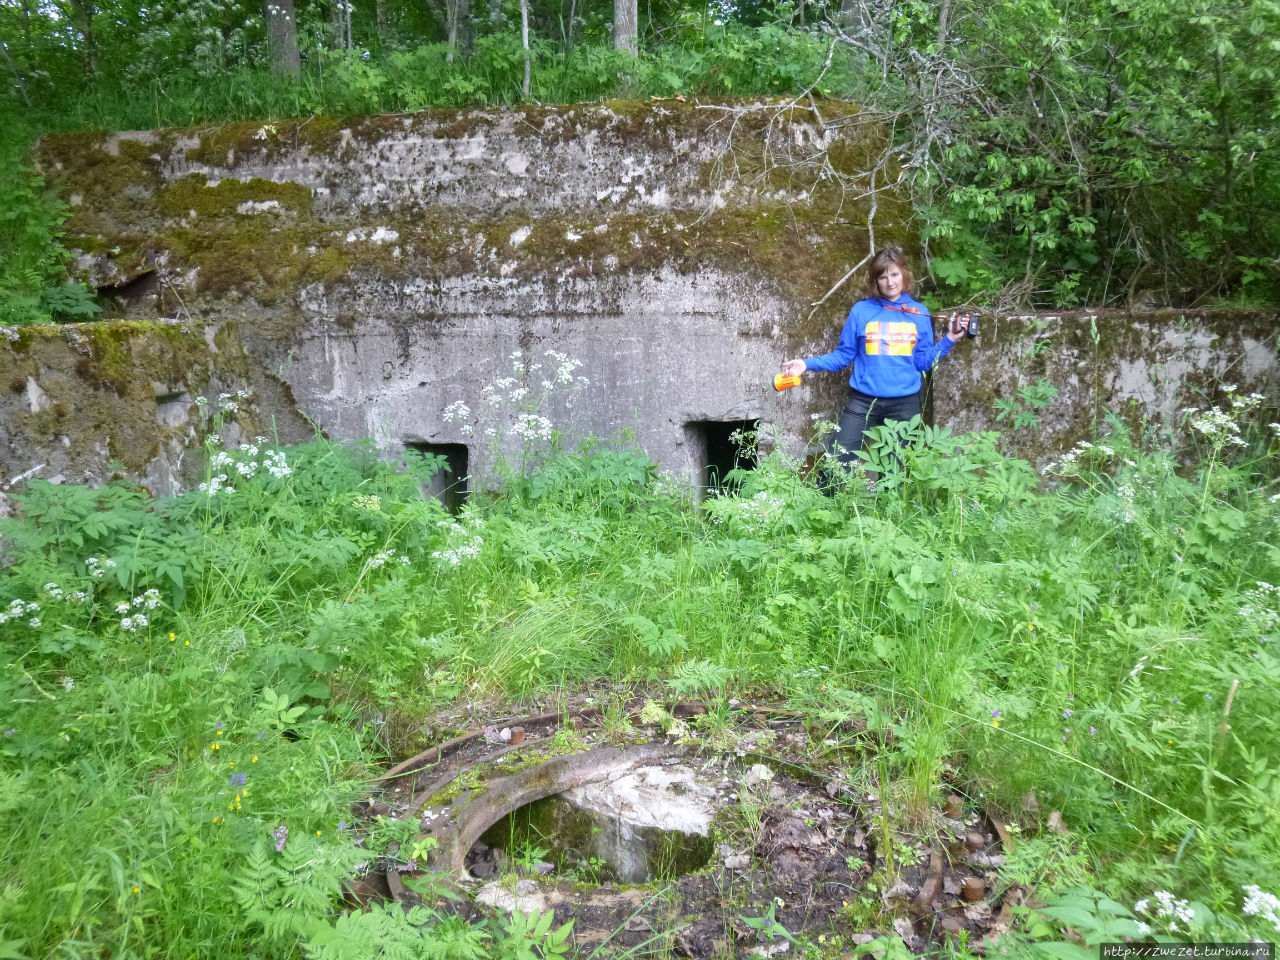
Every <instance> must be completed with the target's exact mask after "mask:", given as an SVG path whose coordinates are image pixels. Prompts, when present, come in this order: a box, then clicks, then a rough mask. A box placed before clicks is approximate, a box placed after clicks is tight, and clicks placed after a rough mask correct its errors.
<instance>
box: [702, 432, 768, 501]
mask: <svg viewBox="0 0 1280 960" xmlns="http://www.w3.org/2000/svg"><path fill="white" fill-rule="evenodd" d="M759 428H760V421H759V420H691V421H689V422H688V423H686V424H685V425H684V437H685V443H686V444H688V445H689V448H690V451H691V453H692V457H693V462H694V465H695V468H696V470H697V473H698V493H699V495H700V496H705V495H706V494H708V493H713V492H715V491H718V490H732V489H734V488H735V487H736V486H737V484H735V483H734V482H733V481H732V480H726V477H728V475H729V473H730V472H731V471H733V470H754V469H755V468H756V465H757V463H758V459H757V456H756V448H755V442H754V439H753V438H754V437H755V434H756V431H758V430H759Z"/></svg>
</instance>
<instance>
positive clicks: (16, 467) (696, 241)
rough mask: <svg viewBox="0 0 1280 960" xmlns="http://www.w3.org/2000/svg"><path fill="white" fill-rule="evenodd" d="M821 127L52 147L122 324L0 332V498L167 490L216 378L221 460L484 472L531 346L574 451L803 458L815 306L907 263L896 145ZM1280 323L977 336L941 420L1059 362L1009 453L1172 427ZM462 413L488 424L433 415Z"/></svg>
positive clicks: (395, 131)
mask: <svg viewBox="0 0 1280 960" xmlns="http://www.w3.org/2000/svg"><path fill="white" fill-rule="evenodd" d="M819 109H820V113H814V112H813V111H812V110H810V109H807V108H806V109H803V110H802V109H799V108H794V107H791V106H789V105H788V104H786V103H782V102H779V103H742V102H726V101H704V102H683V101H653V102H647V103H631V102H618V103H606V104H592V105H578V106H568V107H530V108H525V109H519V110H480V111H438V112H429V113H421V114H416V115H413V116H384V117H355V118H343V119H312V120H301V121H279V122H276V123H272V124H262V123H252V124H229V125H223V126H217V127H207V128H191V129H182V130H160V131H146V132H135V133H121V134H113V135H105V134H75V135H65V136H55V137H49V138H46V139H45V140H44V141H42V143H41V144H40V146H39V148H38V155H37V160H38V162H39V164H40V167H41V169H42V170H43V171H44V173H45V175H46V176H47V177H48V178H49V179H50V180H51V182H53V183H55V184H57V185H58V186H59V188H60V189H61V190H62V192H63V194H64V196H65V197H66V199H67V201H68V203H69V204H70V205H71V211H72V212H71V218H70V221H69V223H68V232H67V238H66V242H67V244H68V245H69V246H70V247H72V248H73V249H75V250H76V251H77V269H78V271H79V272H80V274H81V275H82V276H83V277H84V278H85V279H86V280H88V282H90V283H91V284H93V285H94V286H95V287H97V288H98V289H99V290H100V291H101V292H102V294H103V296H104V297H105V298H106V302H107V303H108V317H110V318H112V319H110V320H108V321H105V322H102V323H98V324H91V325H84V326H71V327H62V328H57V327H50V328H41V329H23V330H13V331H9V332H8V334H7V339H0V384H6V385H7V386H8V389H7V390H6V391H5V392H4V393H3V395H2V396H0V481H11V480H13V478H15V477H17V476H20V475H23V474H27V473H28V472H30V471H32V470H33V469H36V468H38V469H36V474H35V475H41V476H61V477H63V478H65V479H67V480H69V481H91V482H94V481H100V480H102V479H104V478H106V477H108V476H110V475H112V474H113V473H119V474H122V475H126V476H131V477H136V478H138V479H140V480H142V481H143V482H145V483H146V484H147V485H148V486H149V487H150V488H151V489H152V490H154V491H156V492H158V493H161V492H169V491H172V490H175V489H177V488H178V487H179V486H181V485H184V484H185V483H189V482H190V481H191V480H192V479H193V478H194V474H193V472H192V471H193V469H195V467H196V461H198V460H199V458H198V457H194V456H192V455H191V454H190V453H189V451H190V450H192V449H193V448H199V446H200V442H201V439H202V436H203V435H204V434H205V433H207V432H208V431H209V430H211V429H212V420H211V418H210V412H209V411H210V408H209V407H204V408H201V407H199V406H197V405H196V404H195V402H194V400H195V397H196V396H198V395H201V394H203V395H205V396H209V397H216V396H217V395H218V394H220V393H224V392H225V393H232V394H234V393H236V392H245V393H249V394H251V400H250V402H248V403H241V404H240V409H239V410H238V411H237V413H236V414H235V417H234V418H232V420H233V422H231V423H230V424H228V425H226V426H224V428H222V433H223V434H224V435H225V439H228V440H230V441H232V442H235V441H236V440H237V439H239V438H240V437H250V436H254V435H269V436H278V437H279V438H280V440H281V441H282V442H285V443H288V442H293V441H298V440H302V439H305V438H307V437H309V436H310V435H311V433H312V431H313V430H314V428H315V426H318V427H320V428H321V429H323V430H325V431H326V432H328V433H329V434H330V435H331V436H333V437H335V438H341V439H346V438H363V437H373V438H375V439H376V440H377V442H378V443H379V445H380V446H381V447H383V449H384V450H386V451H387V452H389V453H395V452H397V451H398V450H400V449H403V447H404V445H406V444H441V445H443V444H465V445H466V446H467V448H468V453H469V467H470V469H471V471H472V472H473V473H474V474H476V475H479V476H484V475H486V474H487V473H489V472H490V471H491V470H492V469H493V467H494V462H495V457H497V456H499V455H505V456H507V457H514V456H516V455H517V453H518V449H519V441H518V438H516V437H513V436H510V435H509V434H508V435H507V436H506V437H505V439H503V438H502V437H501V436H500V437H499V439H498V441H497V442H496V443H494V442H490V441H489V440H488V439H487V438H486V437H485V435H484V430H485V427H486V426H487V424H488V422H492V421H493V420H502V416H501V415H502V414H506V413H509V412H510V411H509V410H500V411H498V413H499V416H494V417H491V418H490V420H489V421H487V422H482V423H477V422H476V420H477V418H478V416H479V414H480V413H481V411H483V410H485V409H486V405H485V398H486V393H485V388H486V387H491V386H492V385H494V384H495V383H498V382H500V381H502V380H503V379H504V378H507V377H511V376H512V370H511V359H510V358H511V355H512V354H513V352H514V351H516V350H520V351H522V354H523V357H524V360H525V362H526V364H527V365H528V367H527V369H526V370H525V371H524V372H523V373H520V374H518V375H517V376H515V377H514V379H515V381H516V382H515V383H514V384H511V385H508V386H506V387H504V388H503V390H502V396H503V398H504V400H503V406H505V407H508V408H509V407H511V406H512V405H513V404H514V405H515V406H518V405H519V404H521V403H525V402H528V400H529V398H530V397H532V396H534V395H536V394H538V393H539V392H540V390H541V386H540V384H541V380H542V379H544V378H545V377H546V374H547V372H548V370H549V368H550V364H551V361H549V360H547V359H546V358H545V357H544V354H545V351H547V350H554V351H557V352H558V353H561V354H566V355H568V356H570V357H573V358H576V359H578V360H581V361H582V362H583V367H582V368H581V369H580V370H578V371H577V373H578V374H581V375H585V376H586V377H587V378H588V379H589V380H590V385H589V386H587V387H586V388H584V389H583V390H582V391H581V392H580V394H579V396H578V398H577V400H576V402H575V403H574V404H573V405H571V406H570V405H569V404H567V403H565V402H563V401H560V400H553V401H551V402H550V403H549V404H548V405H547V406H546V407H544V408H543V409H542V410H541V411H540V412H541V413H543V414H545V415H546V416H548V417H549V418H550V419H551V421H552V422H553V423H554V424H555V425H556V427H558V428H561V429H563V430H565V432H566V434H567V435H568V437H569V439H571V440H572V439H574V438H577V437H583V436H586V435H596V436H610V435H613V434H616V433H618V432H620V431H623V430H629V431H631V432H632V433H633V434H634V436H635V439H636V440H637V441H638V442H639V443H640V444H641V445H642V446H643V447H644V448H645V449H646V450H647V451H648V452H649V454H650V455H651V456H653V457H654V458H655V459H656V460H658V461H659V463H660V464H662V465H663V466H664V467H665V468H666V469H668V470H670V471H672V472H674V473H677V474H681V475H684V476H686V477H689V478H692V477H694V476H695V475H696V473H697V470H698V467H699V463H700V458H701V456H702V454H703V452H704V451H702V450H700V449H699V444H698V441H697V435H696V432H691V431H690V430H689V429H687V425H688V424H690V423H691V422H699V421H711V422H732V421H740V420H752V419H759V420H761V421H762V423H764V424H765V425H772V426H773V427H776V428H777V432H778V435H779V437H780V439H781V442H782V443H783V444H785V445H787V446H788V447H789V448H791V449H793V450H796V451H799V450H802V449H804V447H805V445H806V442H807V439H808V435H809V433H810V430H811V425H812V420H811V417H812V416H813V415H822V416H830V415H831V414H832V412H833V411H835V410H836V409H838V407H839V405H840V404H841V403H842V402H843V396H844V393H845V387H844V382H845V379H846V378H844V377H841V376H837V375H834V374H825V375H815V376H813V377H810V378H807V379H806V383H805V385H804V386H803V387H801V388H799V389H794V390H790V391H787V392H786V393H783V394H775V393H774V392H773V390H772V389H771V387H770V386H769V384H770V380H771V377H772V374H773V373H774V371H775V370H776V369H777V366H778V363H779V361H780V360H782V359H783V358H786V357H790V356H807V355H811V354H814V353H818V352H823V351H825V350H826V349H829V348H830V346H831V345H832V344H834V342H835V339H836V336H837V335H838V331H839V328H840V324H841V323H842V321H843V317H844V314H845V312H846V311H847V309H848V305H849V303H850V302H851V301H852V300H853V299H856V298H857V297H858V296H859V292H858V287H859V283H860V278H859V277H857V276H855V277H853V278H851V279H849V280H848V282H846V283H845V284H844V285H843V286H842V287H840V289H839V290H838V291H836V292H835V293H834V294H831V295H830V296H827V295H828V294H829V293H830V292H831V290H832V288H833V287H834V286H836V284H837V283H838V281H840V279H841V278H842V277H845V276H846V274H848V272H849V271H850V269H851V268H852V267H853V266H854V265H855V264H857V263H858V262H859V261H860V260H862V259H863V257H864V256H866V255H867V253H868V252H869V251H870V250H872V249H875V248H879V247H882V246H885V245H888V244H891V243H896V244H901V245H905V246H906V247H907V248H908V252H912V251H911V249H910V237H911V235H912V230H911V229H910V227H909V226H908V223H907V221H908V219H909V216H910V210H909V208H908V206H907V204H906V201H905V197H904V195H903V193H902V192H901V191H900V190H899V189H898V188H897V187H896V186H895V183H896V182H897V178H898V174H899V171H898V170H897V168H896V166H895V165H894V163H893V161H892V160H891V159H890V158H889V156H888V153H887V147H888V142H887V137H886V133H885V131H884V129H883V127H882V126H881V125H880V124H879V123H878V122H877V121H876V120H875V119H874V118H872V117H869V116H867V115H864V114H862V113H860V112H859V110H858V109H857V107H856V106H854V105H851V104H839V103H823V104H821V105H820V108H819ZM824 298H825V299H824ZM819 302H821V303H820V305H818V306H816V307H815V304H818V303H819ZM1275 321H1276V318H1275V316H1274V314H1268V315H1244V314H1238V313H1231V312H1219V313H1196V314H1186V315H1185V316H1184V315H1181V314H1176V315H1175V314H1159V315H1152V316H1150V317H1135V318H1129V317H1121V316H1112V315H1100V316H1098V318H1097V320H1096V321H1089V320H1088V319H1087V318H1085V317H1079V316H1077V317H1069V318H1066V317H1064V318H1059V319H1046V318H1039V319H1035V318H1005V319H1001V320H1000V321H998V322H989V323H988V324H987V327H986V330H985V331H984V333H983V337H982V338H981V340H980V341H979V342H978V344H976V345H975V344H972V343H966V344H962V345H961V346H960V347H958V348H957V349H956V351H955V352H954V353H953V355H952V356H951V357H950V358H948V359H947V360H946V361H944V364H943V366H942V367H941V368H940V369H939V371H938V373H937V375H936V376H935V383H934V385H933V396H934V404H933V409H934V411H935V418H936V420H937V421H938V422H939V423H947V424H950V425H952V426H955V427H957V428H962V429H967V428H978V427H988V426H991V425H993V423H994V419H993V418H994V410H993V400H994V398H995V397H997V396H1000V395H1003V394H1008V393H1010V392H1012V391H1014V390H1016V387H1017V385H1018V384H1019V383H1020V382H1028V381H1034V380H1036V379H1037V378H1039V377H1040V376H1047V377H1049V379H1050V380H1052V381H1053V382H1055V383H1057V384H1058V385H1059V388H1060V389H1061V390H1062V397H1061V399H1060V401H1059V403H1058V405H1057V406H1056V408H1055V409H1054V410H1053V411H1051V415H1050V416H1048V417H1046V418H1045V428H1046V429H1044V430H1043V431H1041V432H1039V433H1038V434H1037V435H1036V436H1035V437H1030V436H1028V437H1023V438H1019V439H1020V440H1023V441H1024V442H1025V443H1026V444H1027V446H1026V450H1027V452H1028V453H1030V454H1032V455H1033V456H1039V454H1040V453H1042V452H1046V451H1051V450H1053V449H1055V448H1057V447H1059V446H1061V445H1062V444H1063V443H1066V444H1069V443H1070V442H1072V441H1073V440H1074V439H1076V438H1077V437H1078V436H1079V435H1083V433H1084V432H1086V431H1087V430H1088V429H1089V428H1091V426H1092V423H1093V421H1094V419H1095V418H1096V416H1097V411H1098V410H1099V409H1100V406H1101V405H1105V404H1107V403H1113V402H1114V403H1118V404H1120V406H1121V407H1124V406H1125V404H1126V403H1127V402H1128V399H1129V398H1130V397H1134V398H1137V399H1138V401H1139V402H1140V403H1142V404H1146V405H1150V409H1151V411H1152V413H1153V414H1154V413H1159V412H1160V411H1170V410H1173V409H1176V407H1177V406H1180V405H1184V404H1185V403H1187V402H1191V400H1192V399H1193V397H1192V396H1190V395H1188V391H1187V390H1185V389H1184V390H1181V392H1180V391H1179V389H1174V385H1175V384H1176V385H1180V386H1181V387H1186V388H1189V387H1192V386H1197V385H1199V386H1205V387H1207V386H1209V385H1211V383H1212V382H1213V381H1215V380H1217V379H1221V378H1223V377H1226V378H1228V379H1231V380H1234V381H1236V382H1238V383H1240V384H1241V386H1244V387H1249V388H1253V387H1257V386H1260V385H1265V386H1266V388H1267V389H1270V387H1271V386H1273V385H1274V378H1275V370H1276V364H1275V340H1274V333H1272V334H1270V335H1268V331H1269V330H1271V331H1273V330H1274V328H1275ZM1082 331H1083V332H1082ZM1094 331H1096V337H1095V336H1094ZM538 362H542V363H543V364H544V369H543V370H541V371H535V370H533V369H532V364H534V363H538ZM1237 371H1238V373H1239V375H1238V376H1237V375H1236V372H1237ZM1148 383H1150V384H1155V386H1150V387H1148V386H1144V384H1148ZM522 389H527V390H528V391H529V394H527V395H526V396H525V397H524V398H523V399H519V396H520V395H519V391H520V390H522ZM513 392H514V393H515V395H516V397H517V398H518V399H516V400H514V401H513V400H512V399H511V398H512V395H513ZM457 401H461V402H463V403H464V404H466V405H467V406H468V407H469V408H470V410H471V411H472V415H471V416H470V417H469V418H464V419H463V420H460V421H459V420H448V419H446V418H445V416H444V414H445V411H446V410H447V409H448V408H449V406H450V405H451V404H453V403H455V402H457ZM507 422H509V418H507ZM313 424H314V425H315V426H313Z"/></svg>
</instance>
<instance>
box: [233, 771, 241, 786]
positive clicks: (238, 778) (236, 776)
mask: <svg viewBox="0 0 1280 960" xmlns="http://www.w3.org/2000/svg"><path fill="white" fill-rule="evenodd" d="M231 786H233V787H237V786H238V787H243V786H244V774H243V773H233V774H232V775H231Z"/></svg>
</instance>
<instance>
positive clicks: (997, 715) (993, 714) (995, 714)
mask: <svg viewBox="0 0 1280 960" xmlns="http://www.w3.org/2000/svg"><path fill="white" fill-rule="evenodd" d="M991 716H993V717H995V718H996V719H997V720H998V719H1000V711H999V710H992V711H991Z"/></svg>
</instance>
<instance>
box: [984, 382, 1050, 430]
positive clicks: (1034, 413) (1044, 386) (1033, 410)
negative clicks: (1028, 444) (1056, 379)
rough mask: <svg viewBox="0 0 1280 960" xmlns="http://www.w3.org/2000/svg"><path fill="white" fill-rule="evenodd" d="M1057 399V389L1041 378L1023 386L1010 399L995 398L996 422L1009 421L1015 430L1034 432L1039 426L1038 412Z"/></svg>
mask: <svg viewBox="0 0 1280 960" xmlns="http://www.w3.org/2000/svg"><path fill="white" fill-rule="evenodd" d="M1057 398H1058V388H1057V387H1055V386H1054V385H1053V384H1051V383H1050V382H1049V381H1048V380H1046V379H1044V378H1041V379H1039V380H1037V381H1036V382H1035V383H1027V384H1023V385H1022V386H1021V387H1019V388H1018V392H1017V394H1016V395H1014V396H1012V397H997V398H996V401H995V408H996V422H997V423H1000V422H1003V421H1005V420H1008V421H1010V423H1011V425H1012V426H1013V429H1015V430H1035V429H1036V428H1037V427H1039V426H1040V411H1041V410H1043V409H1044V408H1045V407H1047V406H1049V405H1050V404H1051V403H1053V401H1054V400H1056V399H1057Z"/></svg>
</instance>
